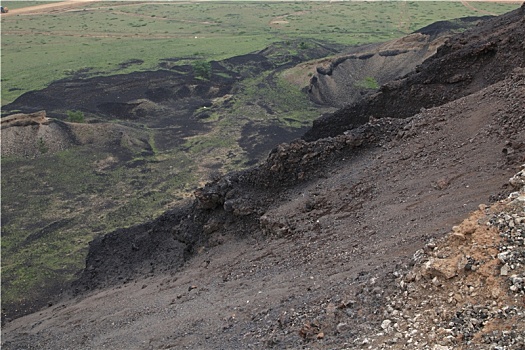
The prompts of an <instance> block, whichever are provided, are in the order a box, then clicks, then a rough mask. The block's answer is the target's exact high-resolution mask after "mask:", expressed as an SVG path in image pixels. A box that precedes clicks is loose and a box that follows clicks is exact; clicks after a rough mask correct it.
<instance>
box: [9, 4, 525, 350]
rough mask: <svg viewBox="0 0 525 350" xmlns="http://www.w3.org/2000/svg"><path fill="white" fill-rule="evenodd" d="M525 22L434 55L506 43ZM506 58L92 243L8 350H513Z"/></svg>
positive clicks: (515, 75) (519, 134) (522, 100)
mask: <svg viewBox="0 0 525 350" xmlns="http://www.w3.org/2000/svg"><path fill="white" fill-rule="evenodd" d="M523 11H524V8H522V9H520V10H518V11H515V12H514V13H511V14H509V15H506V16H503V17H500V18H498V19H493V20H489V21H487V22H485V23H484V24H483V25H481V26H479V27H477V28H474V29H473V30H472V31H470V32H467V33H465V34H462V35H460V36H458V37H455V38H454V39H452V40H451V41H450V42H449V44H447V45H446V46H445V48H444V49H443V50H445V51H447V52H448V54H450V55H453V56H455V57H462V56H461V52H463V51H462V48H463V46H458V47H456V46H455V45H452V44H450V43H454V42H456V41H457V40H459V39H458V38H465V37H469V38H472V37H474V36H475V34H476V33H485V31H487V30H489V29H494V28H498V30H499V32H500V34H502V37H497V36H492V37H491V39H493V41H497V40H502V41H505V39H504V38H505V37H506V35H507V34H509V32H507V30H506V29H505V28H507V27H508V28H514V29H513V30H516V31H519V30H520V29H519V28H518V27H517V26H518V25H521V24H522V22H523ZM494 35H495V34H494ZM509 35H510V34H509ZM511 39H512V36H511ZM511 39H509V42H511V41H512V40H511ZM483 40H484V39H483V38H482V39H481V41H480V42H478V43H479V47H485V46H484V45H485V44H483V43H485V42H484V41H483ZM468 46H469V47H474V46H476V42H474V41H473V42H469V43H468ZM454 47H455V48H454ZM506 48H507V50H506V51H505V52H500V51H499V50H497V51H496V54H505V55H507V56H508V57H510V58H516V60H514V61H512V60H511V61H509V63H508V66H507V63H504V64H502V65H501V66H502V67H503V68H504V69H503V70H502V71H500V72H499V73H500V74H501V75H499V76H497V77H496V76H495V75H494V76H493V78H494V81H486V82H485V83H484V84H479V85H476V88H475V89H474V88H472V86H473V85H472V84H467V83H465V84H464V86H463V87H464V88H465V91H464V92H460V93H458V95H457V96H458V98H457V99H453V100H452V101H449V102H447V103H442V104H441V105H440V106H437V107H432V108H426V109H420V108H419V107H418V108H417V111H416V112H415V113H413V114H412V115H409V116H407V117H406V118H401V119H400V118H388V117H383V118H380V119H376V118H372V119H371V120H369V121H368V120H367V119H368V115H366V114H363V115H357V117H359V118H362V119H363V123H362V125H360V126H357V127H353V128H351V129H349V128H345V129H344V131H343V132H338V130H342V128H343V124H340V125H335V129H334V131H333V133H334V134H333V136H332V137H327V138H322V137H320V136H319V137H312V138H314V140H311V141H307V140H296V141H294V142H292V143H289V144H282V145H280V146H278V147H276V148H275V149H274V150H273V151H272V152H271V153H270V155H269V156H268V158H267V159H266V161H265V162H263V163H261V164H260V165H259V166H257V167H254V168H251V169H249V170H246V171H241V172H236V173H230V174H228V175H226V176H223V177H220V178H217V179H216V180H214V181H212V182H210V183H208V184H207V185H206V186H204V187H203V188H201V189H199V190H198V191H196V193H195V196H196V200H195V201H194V202H192V203H188V205H187V206H185V207H183V208H177V209H173V210H172V211H170V212H167V213H165V214H164V215H163V216H161V217H160V218H159V219H158V220H155V221H152V222H150V223H148V224H145V225H141V226H135V227H132V228H129V229H122V230H117V231H115V232H113V233H110V234H108V235H106V236H104V237H103V238H100V239H98V240H96V241H94V242H93V243H92V244H91V249H90V253H89V256H88V259H87V262H86V269H85V270H84V272H83V274H82V276H81V277H80V279H79V280H78V282H77V283H76V284H75V286H74V288H75V290H74V291H73V292H74V293H76V296H75V297H73V298H71V299H69V300H67V299H64V300H62V301H60V302H58V303H56V304H54V305H52V306H50V307H48V308H47V309H45V310H42V311H41V312H39V313H35V314H31V315H28V316H25V317H23V318H19V319H16V320H14V321H12V322H10V323H8V324H7V325H6V327H5V328H4V334H3V347H5V348H7V349H24V348H32V347H40V348H57V349H59V348H66V347H75V348H84V349H98V348H102V347H107V348H122V349H124V348H133V347H138V348H196V347H198V348H203V349H222V348H272V347H273V348H317V349H331V348H334V347H335V348H348V349H359V348H411V349H433V350H436V349H462V348H464V349H493V348H495V347H503V348H507V349H520V347H521V346H522V344H523V343H522V338H520V336H521V337H522V334H523V322H524V320H523V317H524V309H523V307H524V304H523V288H522V286H523V285H522V278H523V276H522V274H523V271H522V261H521V260H520V258H519V256H520V254H521V253H520V252H521V250H522V245H523V240H522V234H523V232H522V224H523V222H522V221H523V220H522V219H523V217H524V216H525V215H524V211H523V210H524V209H523V200H522V199H523V198H522V197H523V192H515V191H516V190H517V189H520V188H521V191H522V186H523V184H522V182H523V179H522V177H515V178H514V180H512V182H511V184H509V178H511V177H512V176H514V175H515V174H516V173H517V172H518V171H519V170H520V166H521V165H522V164H523V163H524V162H525V146H524V145H525V118H524V109H523V106H524V105H525V69H524V67H523V61H520V60H519V59H520V57H522V56H520V55H522V54H523V51H522V48H521V47H518V46H516V45H514V44H512V45H509V46H506ZM442 52H443V51H442ZM469 52H471V53H472V51H469ZM478 53H479V54H480V55H481V57H485V53H484V50H481V51H479V52H478ZM438 55H439V52H438ZM441 57H443V56H441ZM469 57H470V56H469ZM480 61H481V62H486V61H485V60H482V59H480ZM438 62H439V60H429V61H426V63H425V64H423V65H422V67H421V69H420V71H419V73H417V74H419V75H421V76H424V75H431V74H433V73H431V72H432V71H427V69H430V68H432V69H434V68H436V69H437V68H438V67H439V66H438ZM444 62H446V60H445V61H444ZM458 64H459V63H458ZM511 64H514V66H513V67H510V65H511ZM429 67H430V68H429ZM481 71H483V70H481ZM436 72H437V70H436ZM436 74H437V73H436ZM480 74H481V73H480ZM483 76H486V75H483ZM474 80H476V79H474ZM474 80H472V81H474ZM476 81H477V80H476ZM404 84H405V83H403V84H399V85H398V86H397V87H396V89H397V90H396V91H397V94H399V95H400V96H403V95H402V93H405V94H408V93H409V92H410V91H411V89H415V90H417V89H419V88H421V89H420V90H418V91H421V93H422V94H423V93H424V94H430V93H431V91H433V90H432V89H435V88H436V85H433V84H428V86H427V87H428V89H426V87H425V88H423V87H421V86H422V85H417V84H416V85H414V86H408V85H404ZM440 84H441V85H439V86H441V87H442V90H440V91H448V90H449V89H453V88H454V89H456V88H459V87H460V86H462V85H461V84H460V85H457V84H456V82H448V83H445V82H441V83H440ZM425 86H426V85H425ZM471 89H472V90H473V91H472V90H471ZM455 91H456V90H455ZM373 101H374V99H372V103H373ZM416 104H417V103H416ZM353 108H355V107H353ZM410 108H412V106H410ZM410 108H407V110H410ZM414 108H415V107H414ZM341 113H342V112H341ZM407 113H408V112H407ZM335 115H336V116H338V115H342V114H338V113H336V114H335ZM326 120H328V119H324V120H323V121H326ZM323 121H322V122H323ZM319 125H321V124H320V123H315V124H314V126H313V128H312V132H315V131H316V127H317V126H319ZM327 128H328V124H323V125H322V128H321V129H320V130H319V135H320V134H322V133H324V132H326V130H328V129H327ZM310 135H312V133H310ZM316 135H317V134H316ZM306 139H309V138H308V137H307V138H306ZM511 193H513V194H511ZM509 194H511V196H510V199H507V198H509ZM480 204H485V205H483V206H480ZM466 218H467V219H466ZM449 232H450V234H449ZM513 327H514V328H513ZM520 339H521V340H520Z"/></svg>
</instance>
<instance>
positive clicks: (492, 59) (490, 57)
mask: <svg viewBox="0 0 525 350" xmlns="http://www.w3.org/2000/svg"><path fill="white" fill-rule="evenodd" d="M524 11H525V9H524V7H523V6H522V7H521V8H520V9H517V10H515V11H512V12H509V13H507V14H505V15H502V16H499V17H494V18H492V19H488V20H487V21H485V22H484V23H483V25H480V26H478V27H475V28H474V29H472V30H467V31H465V32H464V33H463V34H460V35H456V36H454V37H453V38H451V39H449V40H447V42H446V43H445V44H444V45H442V46H441V47H439V48H438V50H437V53H436V54H435V55H433V56H432V57H430V58H429V59H427V60H426V61H424V62H423V63H422V64H421V65H420V66H419V67H417V68H416V70H415V71H414V72H412V73H409V74H407V75H406V76H405V77H403V78H400V79H397V80H394V81H391V82H389V83H387V84H384V85H383V86H381V88H380V91H379V92H378V93H377V94H375V95H373V96H371V97H370V98H368V99H365V100H364V101H360V102H356V103H354V104H351V105H349V106H347V107H344V108H342V109H340V110H339V111H338V112H336V113H334V114H333V115H327V116H325V117H323V118H320V119H318V120H316V121H315V122H314V126H313V127H312V129H311V130H309V131H308V132H307V133H306V135H305V136H304V139H305V140H310V141H311V140H315V139H317V138H321V137H327V136H335V135H337V134H340V133H342V132H344V131H345V130H348V129H351V128H352V127H354V126H355V125H360V124H362V123H364V122H366V121H368V119H369V118H370V117H374V118H383V117H392V118H406V117H409V116H412V115H414V114H415V113H418V112H419V111H420V109H421V108H431V107H434V106H439V105H442V104H444V103H446V102H449V101H452V100H455V99H458V98H460V97H463V96H466V95H468V94H471V93H473V92H476V91H479V90H480V89H482V88H484V87H487V86H488V85H490V84H493V83H495V82H497V81H499V80H501V79H504V78H505V77H506V76H507V74H508V73H510V72H511V71H512V70H513V69H514V68H515V67H522V66H523V65H524V62H525V47H524V46H523V37H524V35H525V18H524ZM314 78H316V77H314ZM319 79H320V78H317V79H314V80H313V82H315V81H318V80H319ZM314 87H315V86H313V87H312V88H314Z"/></svg>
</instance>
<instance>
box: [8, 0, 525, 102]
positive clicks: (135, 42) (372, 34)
mask: <svg viewBox="0 0 525 350" xmlns="http://www.w3.org/2000/svg"><path fill="white" fill-rule="evenodd" d="M3 3H4V5H5V6H7V7H9V8H11V9H15V8H17V7H18V6H21V5H22V4H24V5H28V4H30V3H31V4H34V3H37V2H36V1H32V2H19V1H11V2H10V1H5V2H3ZM38 3H39V4H41V3H42V2H38ZM469 4H470V5H471V8H470V7H465V6H464V5H463V4H462V3H460V2H448V1H421V2H405V1H389V2H383V1H381V2H357V1H347V2H334V3H331V2H310V1H308V2H255V1H230V2H190V3H186V2H184V3H180V2H176V1H173V2H162V3H155V2H148V3H136V2H125V1H122V2H92V3H86V4H85V5H84V6H82V7H78V8H75V9H69V10H67V11H64V12H61V11H59V10H49V11H48V12H45V11H44V12H41V13H35V14H31V13H27V14H20V15H15V14H12V15H8V16H2V53H1V62H2V105H5V104H7V103H9V102H12V101H13V100H14V99H16V98H17V97H18V96H20V95H21V94H23V93H24V92H27V91H30V90H36V89H41V88H43V87H45V86H46V85H47V84H49V83H50V82H52V81H54V80H57V79H62V78H67V77H68V76H70V75H71V74H74V73H75V72H77V71H79V70H85V69H89V70H90V72H91V74H93V75H109V74H112V73H114V72H115V71H117V70H118V69H119V68H120V67H121V64H122V63H124V62H127V61H130V60H134V59H140V60H142V61H144V63H143V64H142V65H140V66H137V65H135V66H131V67H129V68H128V70H127V71H122V70H119V74H120V73H126V72H129V71H133V70H151V69H156V68H157V67H158V64H159V60H161V59H165V58H173V57H177V58H184V57H188V56H191V55H194V54H199V55H202V56H203V57H206V59H208V60H219V59H224V58H227V57H231V56H236V55H241V54H245V53H248V52H252V51H255V50H259V49H262V48H264V47H266V46H267V45H269V44H270V43H272V42H276V41H284V40H290V39H294V38H313V39H317V40H327V41H331V42H336V43H341V44H356V45H357V44H363V43H370V42H378V41H385V40H389V39H392V38H397V37H400V36H402V35H404V34H408V33H410V32H412V31H414V30H416V29H418V28H421V27H423V26H425V25H428V24H430V23H433V22H435V21H438V20H444V19H452V18H457V17H464V16H479V15H485V14H487V13H493V14H501V13H504V12H508V11H510V10H512V9H515V8H517V7H518V6H519V4H518V3H514V4H508V3H488V2H479V3H477V2H469ZM476 9H477V10H476ZM182 63H184V61H183V60H182V61H181V64H182Z"/></svg>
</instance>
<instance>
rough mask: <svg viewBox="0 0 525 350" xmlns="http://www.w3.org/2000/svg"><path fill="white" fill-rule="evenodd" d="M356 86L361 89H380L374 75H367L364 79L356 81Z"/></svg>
mask: <svg viewBox="0 0 525 350" xmlns="http://www.w3.org/2000/svg"><path fill="white" fill-rule="evenodd" d="M355 86H356V87H357V88H361V89H374V90H376V89H379V83H378V82H377V80H376V79H375V78H374V77H365V78H364V79H362V80H360V81H358V82H356V84H355Z"/></svg>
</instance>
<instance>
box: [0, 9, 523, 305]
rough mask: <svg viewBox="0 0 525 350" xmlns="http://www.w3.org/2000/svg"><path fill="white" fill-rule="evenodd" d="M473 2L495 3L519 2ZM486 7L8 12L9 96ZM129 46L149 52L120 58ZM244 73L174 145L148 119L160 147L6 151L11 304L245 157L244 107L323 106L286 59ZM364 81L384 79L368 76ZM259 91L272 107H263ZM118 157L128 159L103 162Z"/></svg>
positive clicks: (252, 111) (279, 110)
mask: <svg viewBox="0 0 525 350" xmlns="http://www.w3.org/2000/svg"><path fill="white" fill-rule="evenodd" d="M33 3H35V2H33ZM39 3H40V2H39ZM469 3H470V4H471V5H473V6H474V7H475V8H478V9H480V10H482V11H488V12H492V13H497V14H500V13H504V12H507V11H510V10H512V9H515V8H517V7H519V4H492V3H475V2H469ZM3 4H4V5H5V6H8V7H10V8H16V6H22V4H21V2H3ZM24 5H27V3H25V4H24ZM483 14H484V13H482V12H479V11H474V10H471V9H468V8H466V7H465V6H463V5H462V4H461V3H460V2H444V1H436V2H431V1H424V2H423V1H422V2H398V1H391V2H333V3H329V2H313V1H312V2H311V1H307V2H255V1H230V2H215V1H213V2H190V3H186V2H185V3H176V2H174V3H169V4H166V3H165V2H163V3H148V4H144V3H137V2H97V3H89V4H86V5H85V9H84V8H79V9H78V10H74V11H68V12H62V13H54V12H50V13H48V14H39V15H29V14H27V15H13V16H6V17H2V19H1V21H2V43H1V46H2V47H1V48H2V50H1V63H2V66H1V67H2V77H1V80H2V105H5V104H7V103H9V102H12V101H13V100H15V99H16V98H17V97H18V96H20V95H21V94H23V93H25V92H28V91H31V90H37V89H41V88H44V87H45V86H47V85H48V84H50V83H51V82H53V81H55V80H58V79H64V78H68V77H70V76H72V75H75V74H76V73H78V72H80V71H82V72H84V75H85V76H98V75H112V74H124V73H129V72H132V71H137V70H141V71H147V70H155V69H159V63H160V62H161V60H163V59H168V58H178V59H180V60H178V61H176V63H174V64H181V65H182V64H189V63H191V62H192V60H193V59H194V58H195V57H200V58H202V59H204V60H206V61H210V60H221V59H225V58H229V57H232V56H236V55H242V54H246V53H249V52H253V51H256V50H261V49H264V48H265V47H267V46H269V45H270V44H272V43H276V42H280V43H286V42H289V41H292V40H295V39H298V40H302V39H304V40H305V42H307V39H314V40H316V41H318V42H332V43H338V44H342V45H357V44H364V43H370V42H379V41H385V40H389V39H393V38H398V37H400V36H402V35H405V34H408V33H410V32H412V31H414V30H416V29H418V28H420V27H423V26H425V25H428V24H431V23H433V22H435V21H438V20H445V19H452V18H457V17H464V16H479V15H483ZM283 46H286V44H281V48H282V47H283ZM277 52H278V53H277V54H276V55H281V54H283V52H286V50H284V51H283V50H278V51H277ZM287 54H294V52H292V51H288V52H287ZM282 57H285V56H284V55H283V56H282ZM275 59H276V60H278V59H280V57H276V58H275ZM283 59H285V58H283ZM131 60H141V61H143V63H142V64H133V65H128V66H125V67H123V66H122V65H121V64H122V63H125V62H129V61H131ZM239 69H242V67H239ZM294 74H300V73H294ZM304 74H307V73H304ZM306 80H307V79H306ZM240 84H241V85H240V86H239V88H238V91H239V93H238V94H237V95H236V96H234V97H232V98H231V99H230V100H228V101H226V100H220V99H219V100H217V101H214V106H213V108H210V110H211V115H210V118H208V119H206V120H203V121H202V122H203V123H208V124H210V125H212V126H213V127H212V128H211V129H210V131H209V132H208V133H205V134H202V135H197V136H193V137H189V138H187V139H186V140H184V143H183V145H182V146H181V147H180V148H176V149H172V150H167V151H162V152H160V151H158V150H157V149H156V146H155V137H154V134H153V133H152V132H151V130H141V131H140V132H143V133H146V134H147V133H150V136H149V146H150V147H151V149H152V150H153V152H152V153H153V154H149V155H144V154H143V153H141V152H140V150H138V151H137V150H133V149H127V148H126V145H125V144H121V145H120V146H121V147H116V148H115V150H114V151H108V150H107V149H100V150H96V149H91V150H89V149H86V148H82V147H80V146H79V147H72V148H70V149H68V150H65V151H61V152H59V153H57V154H46V153H45V145H42V153H43V154H42V155H41V156H40V157H36V158H34V159H26V158H24V159H22V158H16V157H3V158H2V178H1V185H2V241H1V248H2V303H3V305H6V304H16V303H20V302H23V301H24V300H26V301H31V300H32V299H34V298H36V297H38V294H39V293H45V292H46V291H52V290H55V289H56V288H60V286H62V285H63V284H64V283H65V282H67V281H70V280H71V279H73V278H74V276H75V273H76V272H77V271H78V270H79V269H81V268H82V267H83V264H84V259H85V254H86V251H87V246H88V242H89V241H90V240H92V239H93V238H94V237H96V236H97V235H100V234H104V233H106V232H109V231H111V230H114V229H116V228H119V227H125V226H129V225H133V224H138V223H141V222H144V221H147V220H150V219H152V218H154V217H156V216H158V215H159V214H160V213H162V212H163V211H165V210H167V209H168V208H172V207H173V206H175V205H177V204H178V203H180V202H181V201H183V200H185V199H187V198H188V196H189V195H188V194H189V193H191V190H192V189H194V188H195V187H196V186H197V185H199V184H202V181H204V180H206V174H207V173H209V172H210V169H214V168H215V167H216V165H217V164H221V167H220V169H221V171H229V170H236V169H239V168H241V167H243V166H244V164H245V162H246V158H245V156H244V154H243V150H242V149H241V147H240V146H239V145H238V143H237V139H238V138H239V130H240V129H242V128H243V126H244V125H246V122H247V121H248V120H250V121H254V122H256V123H259V124H261V125H266V124H265V123H268V124H270V123H275V122H277V123H279V124H280V125H282V126H284V127H289V128H299V127H304V126H307V125H309V123H310V122H311V120H313V119H314V118H315V117H316V116H318V115H319V110H318V109H316V108H315V107H314V106H313V105H312V104H311V103H310V102H309V100H308V98H307V96H306V95H305V94H303V93H302V92H301V91H300V87H298V86H295V85H292V84H290V83H289V82H288V81H286V80H285V79H284V78H283V72H270V71H269V72H264V73H262V74H260V75H259V76H254V77H250V78H248V79H245V80H243V81H242V82H241V83H240ZM363 84H364V85H365V86H367V87H370V88H375V87H376V86H375V84H374V82H373V81H363ZM258 102H261V103H258ZM222 104H225V105H227V108H222V107H221V106H222ZM263 105H265V106H271V109H272V110H273V111H274V114H272V115H271V116H269V115H268V114H267V113H266V112H265V109H264V108H263V107H261V106H263ZM66 108H67V106H66ZM270 119H271V120H270ZM113 122H115V123H117V122H118V121H113ZM143 138H144V137H143ZM145 138H146V139H147V138H148V136H147V135H146V136H145ZM119 152H120V153H119ZM122 153H125V154H122ZM114 158H119V159H121V161H119V162H115V163H111V162H110V163H111V166H108V167H104V166H102V165H101V164H106V163H107V162H109V161H108V160H111V159H114ZM196 159H198V160H199V162H196V161H195V160H196Z"/></svg>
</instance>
